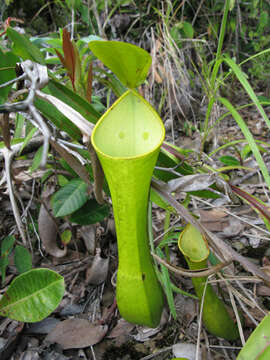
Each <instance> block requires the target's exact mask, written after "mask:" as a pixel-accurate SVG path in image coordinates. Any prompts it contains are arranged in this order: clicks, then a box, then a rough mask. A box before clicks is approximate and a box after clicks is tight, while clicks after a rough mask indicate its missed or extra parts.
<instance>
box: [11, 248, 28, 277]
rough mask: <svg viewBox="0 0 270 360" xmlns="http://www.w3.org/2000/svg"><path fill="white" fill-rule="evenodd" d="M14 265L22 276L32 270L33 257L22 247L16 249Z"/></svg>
mask: <svg viewBox="0 0 270 360" xmlns="http://www.w3.org/2000/svg"><path fill="white" fill-rule="evenodd" d="M14 263H15V266H16V268H17V270H18V272H19V273H20V274H22V273H24V272H26V271H29V270H31V268H32V257H31V254H30V253H29V251H28V250H27V249H26V248H25V247H24V246H21V245H17V246H16V247H15V253H14Z"/></svg>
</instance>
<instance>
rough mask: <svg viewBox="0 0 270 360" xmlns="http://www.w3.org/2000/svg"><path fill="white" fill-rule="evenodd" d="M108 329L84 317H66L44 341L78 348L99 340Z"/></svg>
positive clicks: (67, 347) (63, 346) (66, 347)
mask: <svg viewBox="0 0 270 360" xmlns="http://www.w3.org/2000/svg"><path fill="white" fill-rule="evenodd" d="M107 331H108V326H107V325H94V324H91V323H90V322H89V321H88V320H85V319H67V320H64V321H61V323H60V324H58V325H56V327H55V328H54V329H53V331H52V332H51V333H50V334H49V335H47V336H46V338H45V341H48V342H49V343H57V344H59V345H61V347H62V348H63V349H64V350H66V349H80V348H85V347H88V346H91V345H95V344H97V343H98V342H100V341H101V340H102V339H103V338H104V336H105V335H106V333H107Z"/></svg>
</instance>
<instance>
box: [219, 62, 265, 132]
mask: <svg viewBox="0 0 270 360" xmlns="http://www.w3.org/2000/svg"><path fill="white" fill-rule="evenodd" d="M224 61H225V62H226V63H227V64H228V65H229V66H230V68H231V69H232V71H233V72H234V74H235V75H236V76H237V78H238V80H239V81H240V83H241V84H242V86H243V88H244V89H245V90H246V93H247V94H248V96H249V97H250V98H251V100H252V101H253V102H254V104H255V105H256V107H257V109H258V111H259V112H260V114H261V115H262V117H263V119H264V121H265V123H266V124H267V126H268V127H269V129H270V120H269V119H268V116H267V115H266V113H265V111H264V109H263V107H262V105H261V104H260V101H259V99H258V97H257V95H256V94H255V92H254V90H253V89H252V87H251V85H250V84H249V82H248V80H247V79H246V77H245V75H244V74H243V72H242V70H241V68H240V67H239V66H238V65H237V64H236V63H235V62H234V60H232V59H230V58H228V57H226V58H225V59H224Z"/></svg>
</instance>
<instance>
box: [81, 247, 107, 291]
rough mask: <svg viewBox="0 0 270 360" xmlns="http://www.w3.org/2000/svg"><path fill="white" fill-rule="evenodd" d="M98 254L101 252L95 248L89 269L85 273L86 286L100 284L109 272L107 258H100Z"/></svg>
mask: <svg viewBox="0 0 270 360" xmlns="http://www.w3.org/2000/svg"><path fill="white" fill-rule="evenodd" d="M100 253H101V250H100V249H98V248H97V250H96V255H95V257H94V260H93V263H92V265H91V267H90V269H88V270H87V271H86V283H87V284H94V285H99V284H102V283H103V282H104V281H105V280H106V278H107V275H108V270H109V258H106V259H104V258H102V257H101V256H100Z"/></svg>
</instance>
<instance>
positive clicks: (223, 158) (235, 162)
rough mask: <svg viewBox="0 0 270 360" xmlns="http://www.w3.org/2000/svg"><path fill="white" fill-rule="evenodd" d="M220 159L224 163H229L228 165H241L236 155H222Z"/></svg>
mask: <svg viewBox="0 0 270 360" xmlns="http://www.w3.org/2000/svg"><path fill="white" fill-rule="evenodd" d="M219 161H221V162H222V163H223V164H225V165H228V166H230V165H232V166H234V165H235V166H237V165H240V161H239V160H238V159H236V158H235V157H234V156H230V155H225V156H221V157H220V158H219Z"/></svg>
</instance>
